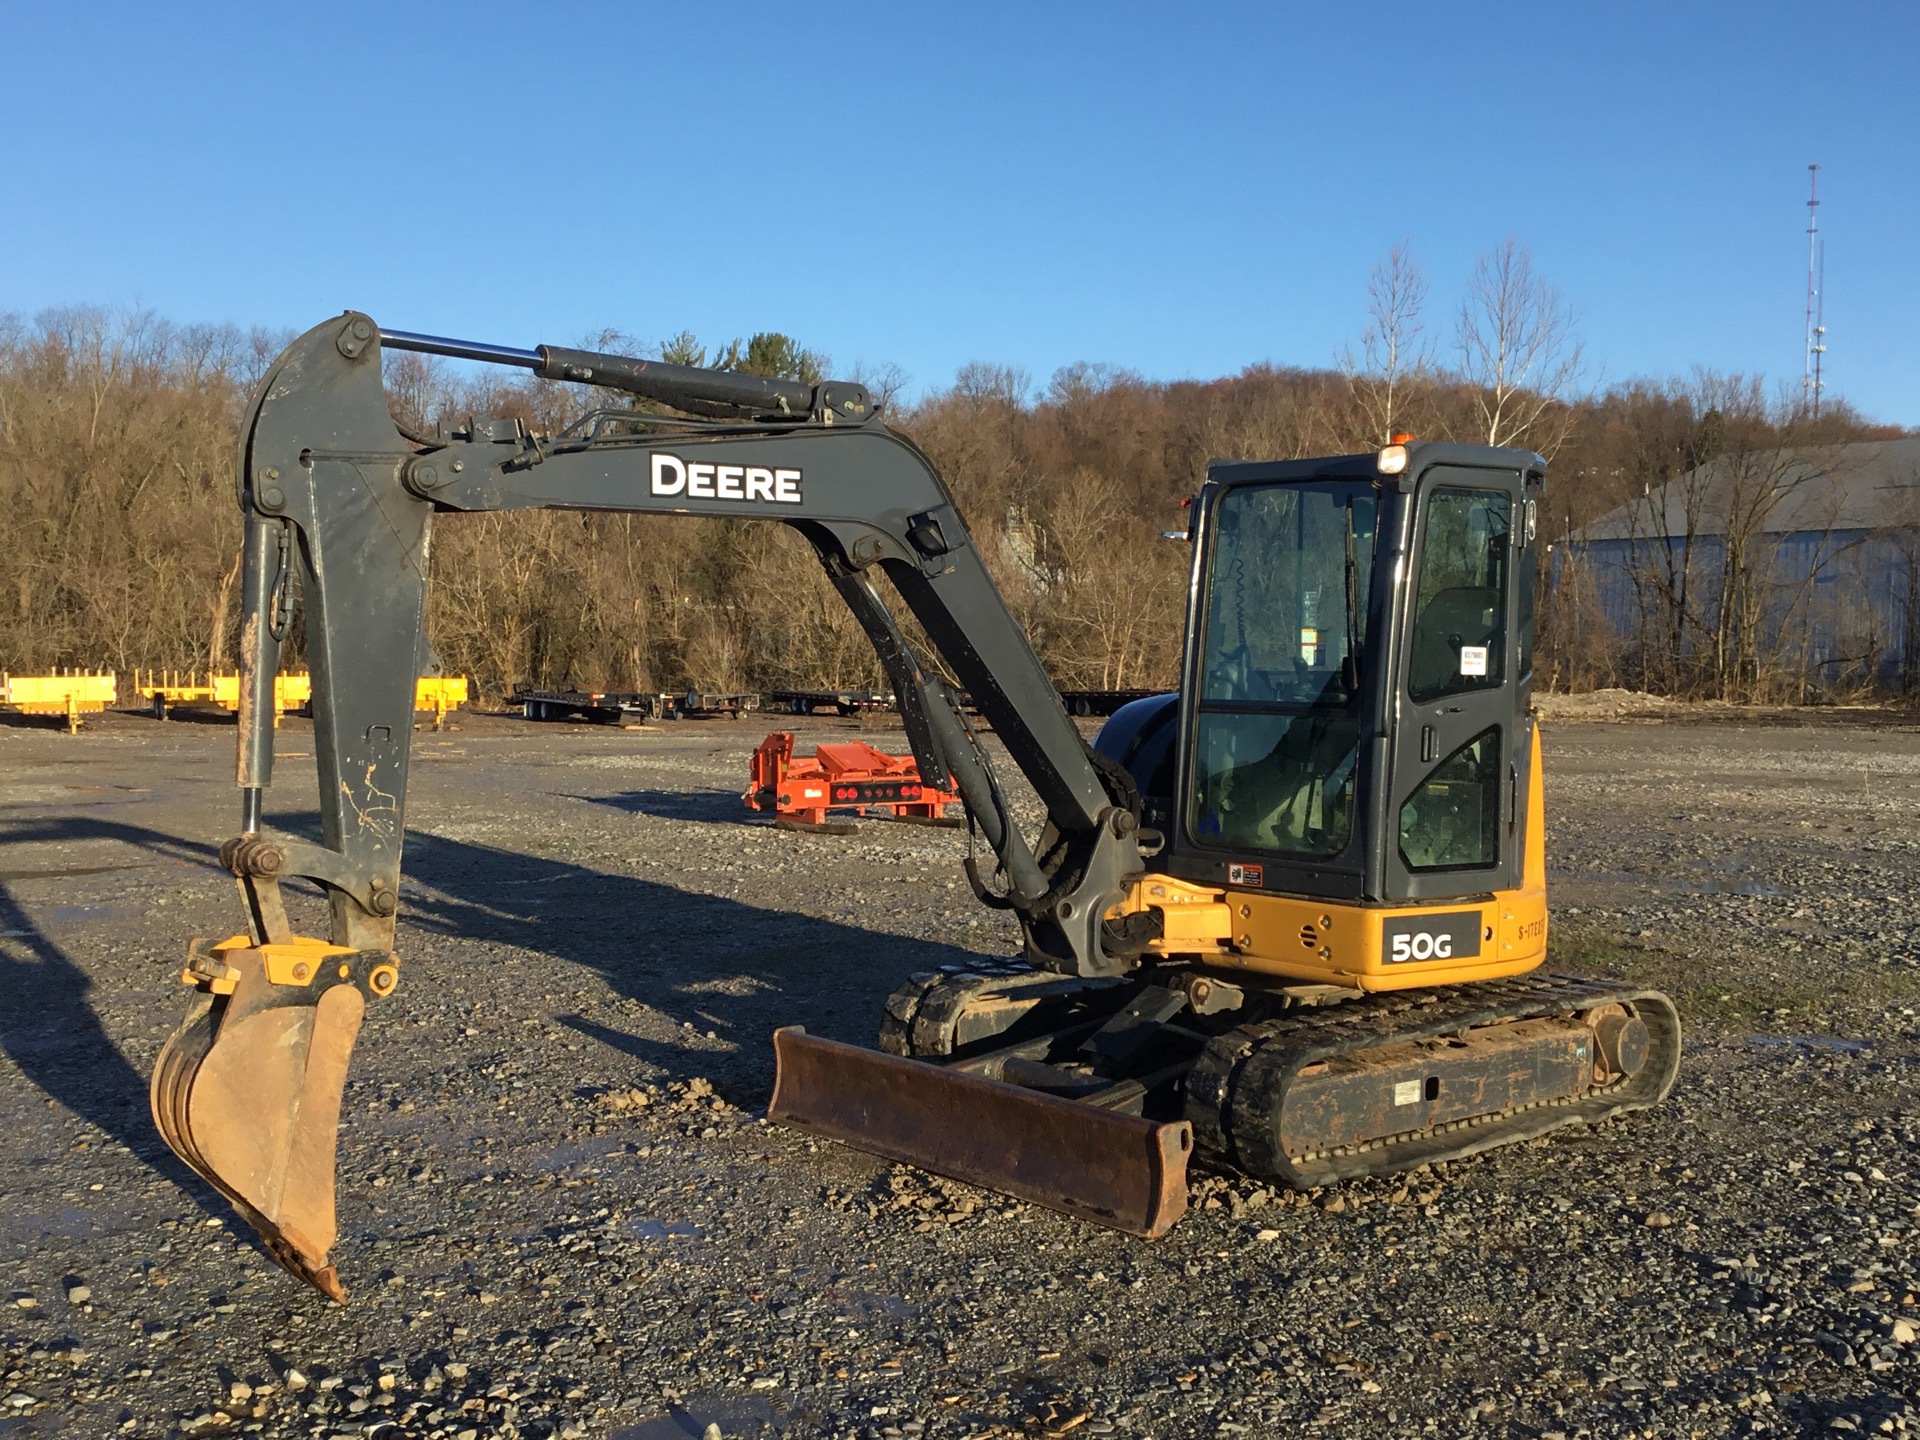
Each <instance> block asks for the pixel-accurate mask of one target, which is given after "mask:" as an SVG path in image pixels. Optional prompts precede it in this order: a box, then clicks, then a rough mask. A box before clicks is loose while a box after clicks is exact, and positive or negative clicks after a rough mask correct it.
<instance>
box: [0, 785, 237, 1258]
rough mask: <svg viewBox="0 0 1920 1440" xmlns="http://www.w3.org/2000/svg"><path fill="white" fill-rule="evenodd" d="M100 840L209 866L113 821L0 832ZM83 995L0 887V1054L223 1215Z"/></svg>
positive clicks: (189, 851)
mask: <svg viewBox="0 0 1920 1440" xmlns="http://www.w3.org/2000/svg"><path fill="white" fill-rule="evenodd" d="M100 839H113V840H120V841H123V842H125V843H127V844H129V845H133V846H136V847H138V848H140V849H142V850H147V851H160V852H162V853H165V854H167V855H168V856H169V857H171V858H174V859H185V860H190V861H194V862H198V863H202V864H206V865H207V866H208V867H209V868H214V867H213V851H212V848H211V847H206V846H197V845H191V844H188V843H186V842H184V841H181V840H179V839H176V838H175V837H173V836H171V835H166V834H163V833H161V832H159V831H155V830H148V829H146V828H144V827H142V826H137V825H127V824H123V823H120V822H116V821H106V820H94V819H86V818H72V817H63V818H60V819H55V820H46V821H36V822H32V823H28V824H15V825H8V826H6V827H4V829H3V830H0V840H4V841H6V842H7V843H9V844H11V843H15V842H19V843H26V842H31V841H53V842H61V841H74V840H100ZM90 868H91V867H90ZM112 868H118V867H112ZM82 873H85V872H82ZM92 988H93V980H92V979H91V977H89V976H88V974H87V973H86V971H85V970H84V969H82V968H81V967H80V966H79V965H78V964H76V963H75V962H74V961H73V959H72V958H71V957H69V956H68V954H67V953H66V951H65V950H63V949H62V948H61V947H60V946H59V945H58V944H56V943H55V942H54V941H53V940H52V938H50V937H49V936H48V935H47V934H46V932H45V931H44V930H42V929H41V928H40V927H39V926H38V925H36V924H35V923H34V922H33V920H32V919H31V918H30V916H29V915H28V913H27V910H26V907H25V906H23V905H22V904H21V903H20V901H19V900H18V899H16V898H15V896H14V894H13V892H12V891H11V890H10V889H9V888H8V887H7V886H6V885H5V884H0V1050H4V1051H5V1052H6V1055H7V1057H8V1059H10V1060H12V1061H13V1063H14V1064H15V1065H17V1066H18V1067H19V1068H20V1072H21V1074H23V1075H24V1076H26V1078H27V1079H28V1080H29V1081H31V1082H32V1083H33V1084H34V1085H35V1086H37V1087H38V1088H39V1090H40V1091H41V1093H42V1094H44V1095H45V1096H46V1097H47V1098H48V1099H50V1100H53V1101H55V1102H57V1103H58V1104H60V1105H61V1106H63V1107H65V1108H66V1109H67V1110H69V1111H71V1112H72V1113H73V1114H75V1115H78V1116H79V1117H80V1118H81V1119H83V1120H85V1121H86V1122H87V1123H88V1124H90V1125H92V1126H94V1127H95V1128H96V1129H98V1130H99V1131H101V1132H102V1133H103V1134H106V1135H108V1136H111V1137H112V1138H113V1139H114V1140H116V1141H118V1142H119V1143H120V1144H122V1145H124V1146H126V1147H127V1149H128V1151H130V1152H131V1153H132V1155H133V1156H134V1158H135V1159H137V1160H138V1161H139V1162H140V1163H141V1164H143V1165H145V1166H146V1167H147V1168H148V1169H150V1170H152V1171H154V1172H155V1173H156V1174H158V1175H160V1176H162V1177H163V1178H165V1179H166V1180H168V1181H170V1182H171V1183H172V1184H174V1185H175V1186H177V1187H178V1188H179V1189H180V1190H182V1191H183V1192H184V1193H186V1194H188V1195H191V1196H192V1197H193V1199H194V1201H195V1203H196V1204H198V1205H199V1206H200V1208H201V1209H202V1210H203V1211H205V1212H206V1214H207V1215H209V1216H212V1217H218V1218H220V1219H223V1220H224V1219H227V1218H229V1217H230V1214H231V1212H230V1210H229V1209H228V1206H227V1204H226V1201H225V1200H224V1199H223V1198H222V1197H221V1196H220V1195H219V1194H218V1193H217V1192H215V1191H214V1190H213V1188H212V1187H211V1186H209V1185H208V1184H207V1183H206V1182H205V1181H204V1180H202V1179H201V1178H200V1177H199V1176H198V1175H196V1174H194V1173H193V1171H192V1170H190V1169H189V1168H188V1167H187V1166H186V1164H185V1163H183V1162H182V1161H181V1160H180V1159H179V1157H177V1156H176V1155H175V1154H174V1153H173V1151H172V1150H170V1149H169V1148H168V1147H167V1143H166V1141H164V1140H162V1139H161V1138H160V1134H159V1132H158V1131H157V1130H155V1129H154V1125H153V1117H152V1114H151V1113H150V1111H149V1109H148V1102H147V1080H146V1077H145V1076H143V1075H142V1074H141V1073H140V1072H139V1071H138V1070H136V1069H135V1068H134V1067H133V1065H132V1063H131V1062H130V1061H129V1060H128V1059H127V1057H126V1056H125V1055H124V1054H123V1053H122V1052H121V1050H120V1047H119V1046H118V1045H117V1044H115V1043H114V1040H113V1038H112V1037H111V1036H110V1035H109V1034H108V1033H107V1029H106V1026H105V1025H104V1024H103V1023H102V1022H101V1019H100V1016H99V1013H98V1012H97V1011H96V1010H95V1009H94V1006H93V1003H92V1002H91V1001H90V1000H89V999H88V993H89V992H90V991H91V990H92ZM236 1233H238V1232H236ZM247 1234H249V1235H251V1231H248V1232H247Z"/></svg>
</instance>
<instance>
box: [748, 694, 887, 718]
mask: <svg viewBox="0 0 1920 1440" xmlns="http://www.w3.org/2000/svg"><path fill="white" fill-rule="evenodd" d="M767 699H768V700H769V701H771V702H772V706H773V708H774V709H775V710H785V711H786V712H787V713H788V714H789V715H817V714H819V713H820V712H821V711H822V710H831V711H833V712H834V713H835V714H837V715H858V714H861V713H862V712H864V711H871V710H891V709H893V705H894V700H893V696H892V695H889V694H887V693H886V692H884V691H881V690H775V691H774V692H773V693H772V694H770V695H768V696H767Z"/></svg>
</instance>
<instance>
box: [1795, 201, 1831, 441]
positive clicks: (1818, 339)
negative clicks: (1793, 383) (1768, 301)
mask: <svg viewBox="0 0 1920 1440" xmlns="http://www.w3.org/2000/svg"><path fill="white" fill-rule="evenodd" d="M1826 277H1827V249H1826V246H1824V245H1822V244H1821V243H1820V167H1819V166H1818V165H1809V166H1807V353H1806V360H1805V362H1804V364H1803V366H1802V369H1801V375H1800V389H1801V396H1802V398H1803V399H1804V400H1805V401H1806V403H1807V405H1808V407H1809V408H1810V409H1811V410H1812V412H1813V416H1814V418H1815V419H1816V420H1817V419H1819V418H1820V391H1821V389H1822V388H1823V382H1822V381H1821V379H1820V361H1821V359H1822V357H1824V356H1825V355H1826V353H1827V326H1826V315H1825V302H1824V301H1823V300H1822V298H1821V294H1820V292H1821V290H1822V288H1823V287H1824V286H1825V283H1826Z"/></svg>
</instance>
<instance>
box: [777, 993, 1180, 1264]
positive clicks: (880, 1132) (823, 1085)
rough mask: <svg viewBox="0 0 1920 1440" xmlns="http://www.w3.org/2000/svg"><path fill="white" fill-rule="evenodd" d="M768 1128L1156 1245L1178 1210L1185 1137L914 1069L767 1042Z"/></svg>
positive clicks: (923, 1064) (800, 1036)
mask: <svg viewBox="0 0 1920 1440" xmlns="http://www.w3.org/2000/svg"><path fill="white" fill-rule="evenodd" d="M773 1053H774V1061H775V1067H776V1070H775V1076H774V1082H773V1103H772V1104H771V1105H769V1106H768V1107H767V1118H768V1119H769V1120H773V1121H776V1122H778V1123H779V1124H782V1125H791V1126H793V1127H794V1128H795V1129H798V1130H805V1131H807V1132H809V1133H810V1134H814V1135H821V1136H825V1137H826V1138H827V1139H830V1140H839V1141H841V1142H843V1143H845V1144H848V1145H851V1146H853V1147H854V1148H856V1149H859V1150H866V1151H868V1152H870V1153H872V1154H875V1155H881V1156H884V1157H886V1158H887V1159H889V1160H899V1161H904V1162H905V1163H906V1164H909V1165H915V1166H918V1167H920V1168H921V1169H923V1170H931V1171H933V1172H935V1173H936V1174H940V1175H946V1176H949V1177H951V1178H952V1179H955V1180H964V1181H966V1182H967V1183H968V1184H970V1185H978V1186H980V1187H981V1188H983V1189H987V1190H997V1191H1000V1192H1002V1193H1003V1194H1007V1195H1013V1196H1017V1197H1018V1198H1020V1199H1022V1200H1028V1201H1031V1202H1033V1203H1034V1204H1036V1205H1044V1206H1046V1207H1047V1208H1048V1209H1050V1210H1059V1211H1061V1212H1063V1213H1064V1214H1068V1215H1075V1216H1078V1217H1079V1218H1080V1219H1082V1220H1091V1221H1093V1222H1094V1223H1095V1224H1097V1225H1106V1226H1110V1227H1112V1228H1113V1229H1115V1230H1124V1231H1126V1232H1128V1233H1129V1234H1132V1235H1143V1236H1146V1237H1147V1238H1149V1239H1157V1238H1158V1237H1159V1236H1161V1235H1164V1234H1166V1233H1167V1231H1168V1230H1169V1229H1170V1228H1171V1227H1172V1225H1173V1223H1174V1222H1175V1221H1176V1220H1178V1219H1179V1218H1180V1216H1181V1215H1182V1214H1183V1213H1184V1212H1185V1210H1186V1208H1187V1157H1188V1156H1189V1155H1191V1154H1192V1153H1193V1130H1192V1127H1191V1126H1190V1125H1189V1124H1188V1123H1187V1122H1186V1121H1184V1120H1176V1121H1172V1122H1169V1123H1165V1124H1161V1123H1157V1122H1155V1121H1152V1120H1143V1119H1141V1118H1139V1117H1138V1116H1135V1115H1122V1114H1118V1113H1116V1112H1114V1111H1112V1110H1106V1109H1101V1108H1099V1107H1097V1106H1093V1105H1085V1104H1080V1103H1077V1102H1075V1101H1072V1100H1064V1099H1061V1098H1060V1097H1059V1096H1055V1095H1046V1094H1042V1093H1041V1092H1039V1091H1036V1090H1023V1089H1021V1088H1020V1087H1019V1086H1017V1085H1010V1084H1007V1083H1005V1082H1003V1081H999V1080H988V1079H985V1078H983V1077H982V1076H978V1075H969V1074H966V1073H964V1072H961V1071H958V1070H950V1069H947V1068H945V1067H943V1066H939V1065H935V1064H931V1063H929V1062H927V1061H925V1060H904V1059H901V1058H899V1057H898V1056H894V1055H885V1054H882V1053H880V1052H879V1051H876V1050H862V1049H860V1048H859V1047H858V1046H854V1045H842V1044H840V1043H839V1042H838V1041H834V1040H822V1039H820V1038H818V1037H816V1036H813V1035H809V1034H807V1033H806V1031H805V1030H802V1029H801V1028H799V1027H798V1026H789V1027H787V1028H785V1029H781V1030H776V1031H774V1034H773Z"/></svg>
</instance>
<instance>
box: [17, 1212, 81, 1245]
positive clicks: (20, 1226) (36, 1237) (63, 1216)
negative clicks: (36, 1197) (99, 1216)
mask: <svg viewBox="0 0 1920 1440" xmlns="http://www.w3.org/2000/svg"><path fill="white" fill-rule="evenodd" d="M99 1228H100V1227H99V1226H98V1225H96V1224H94V1221H93V1216H92V1215H91V1214H89V1213H88V1212H87V1211H85V1210H81V1209H79V1208H78V1207H76V1206H72V1205H68V1206H66V1207H65V1208H64V1209H60V1210H53V1211H47V1212H44V1213H42V1214H39V1215H8V1216H7V1217H6V1219H5V1220H4V1221H0V1236H4V1237H5V1238H7V1239H9V1240H12V1241H16V1242H18V1243H19V1244H22V1245H32V1244H35V1243H36V1242H38V1241H41V1240H85V1239H87V1238H88V1237H89V1236H91V1235H93V1234H94V1233H95V1232H96V1231H98V1230H99Z"/></svg>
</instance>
